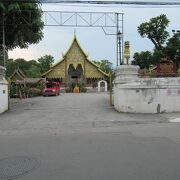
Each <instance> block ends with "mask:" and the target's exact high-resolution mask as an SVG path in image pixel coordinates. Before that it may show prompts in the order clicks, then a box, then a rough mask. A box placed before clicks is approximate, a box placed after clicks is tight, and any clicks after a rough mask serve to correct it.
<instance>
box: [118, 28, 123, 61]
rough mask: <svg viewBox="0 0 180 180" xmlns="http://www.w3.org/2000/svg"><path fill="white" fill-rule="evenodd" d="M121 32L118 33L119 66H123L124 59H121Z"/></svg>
mask: <svg viewBox="0 0 180 180" xmlns="http://www.w3.org/2000/svg"><path fill="white" fill-rule="evenodd" d="M121 34H122V33H121V32H120V31H118V32H117V39H118V51H119V64H120V65H122V64H123V62H122V57H121Z"/></svg>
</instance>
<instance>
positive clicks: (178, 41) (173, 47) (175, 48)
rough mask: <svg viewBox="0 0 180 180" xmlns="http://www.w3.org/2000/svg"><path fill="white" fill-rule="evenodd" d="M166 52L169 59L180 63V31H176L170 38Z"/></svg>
mask: <svg viewBox="0 0 180 180" xmlns="http://www.w3.org/2000/svg"><path fill="white" fill-rule="evenodd" d="M164 53H165V54H166V56H167V57H168V59H169V60H173V61H174V62H175V63H177V64H180V32H177V33H174V34H173V36H172V37H171V38H169V39H168V41H167V44H166V47H165V48H164Z"/></svg>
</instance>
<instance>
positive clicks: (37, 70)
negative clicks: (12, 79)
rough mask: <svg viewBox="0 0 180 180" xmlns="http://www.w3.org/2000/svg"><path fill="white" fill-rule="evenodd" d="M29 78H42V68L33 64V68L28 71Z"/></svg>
mask: <svg viewBox="0 0 180 180" xmlns="http://www.w3.org/2000/svg"><path fill="white" fill-rule="evenodd" d="M27 75H28V77H32V78H37V77H41V68H40V67H38V66H36V65H34V64H32V65H31V67H30V68H29V69H28V70H27Z"/></svg>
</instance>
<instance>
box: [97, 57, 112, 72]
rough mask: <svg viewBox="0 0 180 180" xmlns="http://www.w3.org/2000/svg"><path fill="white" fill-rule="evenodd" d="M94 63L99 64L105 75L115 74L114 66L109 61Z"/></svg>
mask: <svg viewBox="0 0 180 180" xmlns="http://www.w3.org/2000/svg"><path fill="white" fill-rule="evenodd" d="M93 63H95V64H97V65H98V66H99V68H100V69H101V70H102V71H104V72H105V73H107V74H109V73H111V74H112V73H113V64H112V62H110V61H109V60H107V59H104V60H101V61H93Z"/></svg>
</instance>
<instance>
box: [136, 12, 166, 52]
mask: <svg viewBox="0 0 180 180" xmlns="http://www.w3.org/2000/svg"><path fill="white" fill-rule="evenodd" d="M168 24H169V20H168V18H167V17H166V15H164V14H162V15H160V16H157V17H154V18H151V19H150V21H149V22H145V23H142V24H141V25H140V26H139V27H138V32H139V34H140V35H141V36H142V37H143V38H144V37H147V38H149V39H150V40H151V41H152V43H153V44H154V45H155V48H156V49H157V50H161V49H162V45H163V44H164V43H165V42H166V40H167V38H168V36H169V33H168V32H167V31H166V28H167V26H168Z"/></svg>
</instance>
